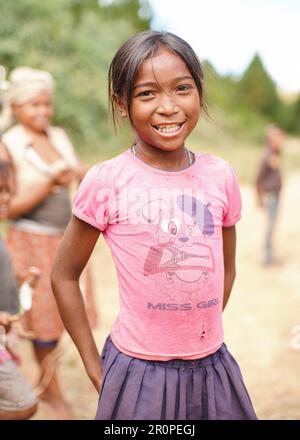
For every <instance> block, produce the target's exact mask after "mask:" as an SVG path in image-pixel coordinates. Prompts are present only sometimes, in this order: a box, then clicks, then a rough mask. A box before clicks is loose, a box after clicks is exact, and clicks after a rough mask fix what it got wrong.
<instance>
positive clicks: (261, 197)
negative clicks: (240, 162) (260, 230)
mask: <svg viewBox="0 0 300 440" xmlns="http://www.w3.org/2000/svg"><path fill="white" fill-rule="evenodd" d="M283 140H284V133H283V131H282V130H281V128H279V127H277V126H276V125H270V126H269V127H267V133H266V147H265V149H264V153H263V157H262V160H261V163H260V166H259V170H258V173H257V177H256V194H257V200H258V205H259V206H260V207H264V208H265V211H266V217H267V227H266V234H265V242H264V256H263V264H264V265H265V266H268V265H271V264H274V263H276V262H277V260H276V258H274V249H273V248H274V246H273V235H274V228H275V225H276V220H277V216H278V209H279V205H280V204H279V201H280V193H281V188H282V176H281V149H282V143H283Z"/></svg>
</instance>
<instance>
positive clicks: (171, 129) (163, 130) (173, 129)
mask: <svg viewBox="0 0 300 440" xmlns="http://www.w3.org/2000/svg"><path fill="white" fill-rule="evenodd" d="M156 128H157V130H158V131H160V132H161V133H175V132H176V131H178V130H179V129H180V125H179V124H177V125H172V126H171V127H170V126H169V127H167V126H165V127H163V126H161V127H160V126H157V127H156Z"/></svg>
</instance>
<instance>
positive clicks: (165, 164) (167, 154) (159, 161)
mask: <svg viewBox="0 0 300 440" xmlns="http://www.w3.org/2000/svg"><path fill="white" fill-rule="evenodd" d="M131 152H132V154H133V155H134V156H136V157H137V158H138V159H140V160H141V161H142V162H144V163H145V164H147V165H149V166H151V167H153V168H158V169H160V170H163V171H181V170H183V169H185V168H188V167H189V166H190V165H192V163H193V161H194V157H193V153H192V152H190V151H189V150H187V149H186V148H185V147H184V146H183V147H182V148H180V149H179V150H176V151H164V150H159V149H157V148H153V149H152V150H150V149H147V148H145V147H144V146H141V145H139V144H134V145H133V146H132V148H131Z"/></svg>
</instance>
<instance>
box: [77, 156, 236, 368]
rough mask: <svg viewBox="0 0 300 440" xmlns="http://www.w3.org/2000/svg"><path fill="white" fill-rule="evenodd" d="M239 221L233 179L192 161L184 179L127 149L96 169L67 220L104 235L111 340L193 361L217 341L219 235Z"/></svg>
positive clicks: (209, 159) (146, 353)
mask: <svg viewBox="0 0 300 440" xmlns="http://www.w3.org/2000/svg"><path fill="white" fill-rule="evenodd" d="M240 213H241V196H240V190H239V185H238V182H237V178H236V176H235V173H234V171H233V170H232V168H231V167H230V165H229V164H228V163H227V162H226V161H224V160H223V159H221V158H218V157H215V156H211V155H208V154H201V153H195V161H194V163H193V164H192V165H191V166H189V167H188V168H186V169H184V170H181V171H173V172H169V171H163V170H159V169H156V168H153V167H151V166H149V165H147V164H145V163H144V162H142V161H141V160H140V159H138V158H137V157H135V156H134V155H133V154H132V152H131V150H130V149H128V150H126V151H125V152H124V153H122V154H120V155H119V156H117V157H115V158H113V159H111V160H108V161H105V162H103V163H100V164H97V165H95V166H94V167H92V168H91V169H90V170H89V171H88V173H87V174H86V176H85V178H84V179H83V181H82V183H81V185H80V188H79V190H78V192H77V194H76V196H75V200H74V206H73V214H74V215H75V216H76V217H78V218H79V219H81V220H83V221H85V222H87V223H89V224H90V225H92V226H94V227H95V228H98V229H99V230H100V231H102V233H103V235H104V238H105V240H106V242H107V244H108V246H109V248H110V249H111V253H112V256H113V259H114V262H115V265H116V270H117V275H118V281H119V294H120V313H119V316H118V318H117V319H116V321H115V323H114V325H113V328H112V331H111V337H112V340H113V342H114V344H115V345H116V346H117V348H118V349H119V350H120V351H121V352H123V353H125V354H128V355H129V356H134V357H137V358H141V359H150V360H156V359H157V360H170V359H174V358H181V359H196V358H201V357H204V356H207V355H209V354H211V353H213V352H215V351H216V350H218V348H219V347H220V346H221V345H222V343H223V326H222V299H223V285H224V264H223V248H222V227H229V226H232V225H234V224H235V223H236V222H237V221H238V220H239V219H240V215H241V214H240Z"/></svg>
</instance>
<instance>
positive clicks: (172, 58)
mask: <svg viewBox="0 0 300 440" xmlns="http://www.w3.org/2000/svg"><path fill="white" fill-rule="evenodd" d="M200 108H201V101H200V96H199V92H198V89H197V87H196V84H195V81H194V79H193V77H192V75H191V73H190V71H189V70H188V68H187V66H186V64H185V63H184V61H183V60H182V59H181V58H180V57H179V56H178V55H176V54H175V53H173V52H171V51H169V50H168V49H167V48H165V47H161V48H160V49H159V50H158V51H157V52H156V54H155V55H154V56H153V57H152V58H149V59H147V60H145V61H144V62H143V64H142V65H141V67H140V69H139V70H138V73H137V76H136V79H135V82H134V88H133V94H132V100H131V108H130V118H131V122H132V125H133V128H134V130H135V133H136V142H137V144H138V145H140V146H143V147H145V148H148V149H149V148H150V149H152V148H157V149H160V150H164V151H168V152H170V151H175V150H179V149H180V148H182V147H183V146H184V142H185V139H186V138H187V137H188V135H189V134H190V133H191V131H192V130H193V128H194V127H195V126H196V124H197V122H198V119H199V116H200ZM122 111H123V113H122ZM122 111H121V115H122V116H127V110H126V108H125V106H124V107H123V110H122Z"/></svg>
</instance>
